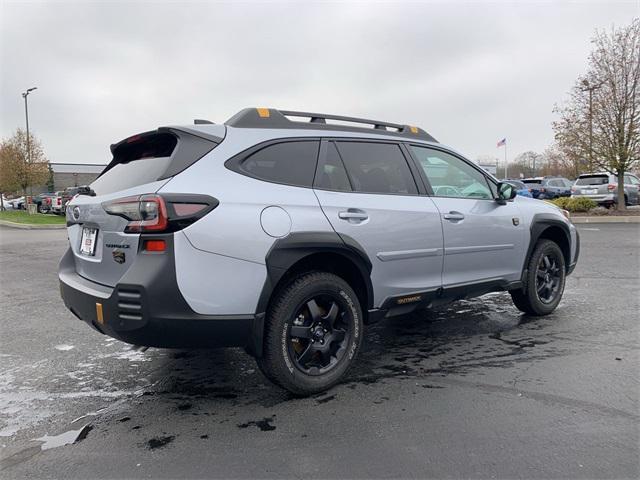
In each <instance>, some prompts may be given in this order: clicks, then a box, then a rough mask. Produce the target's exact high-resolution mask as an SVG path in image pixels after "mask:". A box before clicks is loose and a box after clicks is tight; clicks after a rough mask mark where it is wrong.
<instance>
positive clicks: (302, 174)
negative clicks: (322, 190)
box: [229, 140, 320, 187]
mask: <svg viewBox="0 0 640 480" xmlns="http://www.w3.org/2000/svg"><path fill="white" fill-rule="evenodd" d="M319 147H320V141H318V140H304V141H289V142H279V143H275V144H272V145H267V146H265V147H262V148H260V149H259V150H257V151H255V152H253V153H250V154H249V156H247V157H246V158H245V159H244V160H242V161H241V162H240V163H239V165H237V166H236V164H230V165H229V166H230V168H231V169H232V170H235V171H238V172H239V173H243V174H245V175H247V176H250V177H254V178H257V179H259V180H266V181H268V182H274V183H283V184H286V185H294V186H298V187H311V186H312V185H313V177H314V174H315V171H316V163H317V161H318V149H319Z"/></svg>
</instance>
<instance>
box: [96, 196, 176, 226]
mask: <svg viewBox="0 0 640 480" xmlns="http://www.w3.org/2000/svg"><path fill="white" fill-rule="evenodd" d="M102 208H104V210H105V212H107V213H108V214H109V215H118V216H119V217H122V218H126V219H127V220H129V223H128V224H127V226H126V228H125V229H124V231H125V233H142V232H162V231H163V230H165V229H166V228H167V224H168V220H167V208H166V207H165V204H164V200H163V199H162V197H161V196H159V195H140V196H139V197H127V198H122V199H119V200H115V201H113V202H107V203H103V204H102Z"/></svg>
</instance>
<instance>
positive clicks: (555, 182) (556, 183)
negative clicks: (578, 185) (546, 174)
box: [549, 180, 562, 187]
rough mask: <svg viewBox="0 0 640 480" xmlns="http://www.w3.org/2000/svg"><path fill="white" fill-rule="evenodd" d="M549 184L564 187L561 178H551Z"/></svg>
mask: <svg viewBox="0 0 640 480" xmlns="http://www.w3.org/2000/svg"><path fill="white" fill-rule="evenodd" d="M549 185H550V186H551V187H562V182H561V181H560V180H549Z"/></svg>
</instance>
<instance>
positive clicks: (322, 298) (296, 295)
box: [257, 272, 363, 396]
mask: <svg viewBox="0 0 640 480" xmlns="http://www.w3.org/2000/svg"><path fill="white" fill-rule="evenodd" d="M362 331H363V323H362V309H361V306H360V302H359V301H358V297H357V296H356V294H355V292H354V291H353V289H352V288H351V287H350V286H349V284H347V282H345V281H344V280H343V279H342V278H340V277H338V276H337V275H334V274H331V273H327V272H307V273H303V274H301V275H300V276H298V277H295V278H294V279H292V280H291V281H290V282H288V283H287V284H286V285H284V286H283V287H282V288H280V289H279V290H278V291H277V292H275V294H274V297H273V300H272V301H271V306H270V308H269V310H268V312H267V318H266V322H265V338H264V351H263V355H262V357H261V358H258V359H257V362H258V366H259V368H260V370H261V371H262V372H263V373H264V374H265V376H266V377H267V378H268V379H269V380H271V381H272V382H273V383H275V384H276V385H279V386H280V387H283V388H285V389H287V390H289V391H290V392H292V393H293V394H294V395H298V396H307V395H312V394H315V393H320V392H323V391H325V390H327V389H329V388H331V387H332V386H334V385H335V384H336V383H338V382H339V381H340V380H341V379H342V378H343V377H344V376H345V374H346V373H347V371H348V370H349V368H350V367H351V365H352V364H353V362H354V360H355V358H356V356H357V354H358V351H359V350H360V345H361V343H362Z"/></svg>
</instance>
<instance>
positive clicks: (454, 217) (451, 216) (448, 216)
mask: <svg viewBox="0 0 640 480" xmlns="http://www.w3.org/2000/svg"><path fill="white" fill-rule="evenodd" d="M443 217H444V219H445V220H450V221H452V222H456V221H459V220H464V215H463V214H462V213H460V212H449V213H445V214H444V215H443Z"/></svg>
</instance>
